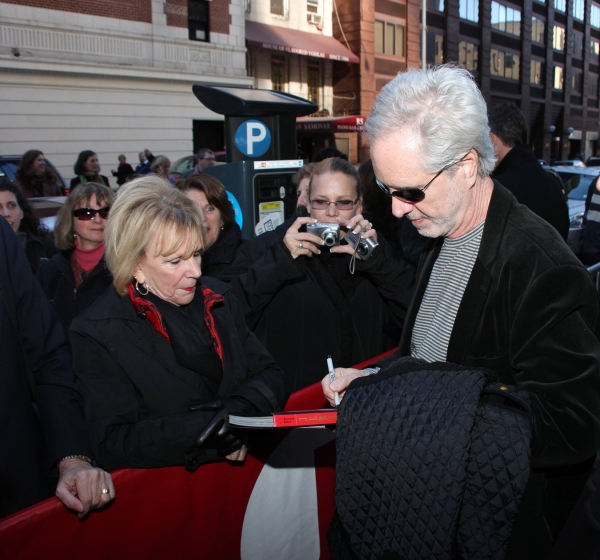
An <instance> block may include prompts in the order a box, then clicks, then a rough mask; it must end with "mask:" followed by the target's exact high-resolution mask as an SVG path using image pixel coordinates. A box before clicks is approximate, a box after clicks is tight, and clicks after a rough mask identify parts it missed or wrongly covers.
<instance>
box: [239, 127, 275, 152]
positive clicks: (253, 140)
mask: <svg viewBox="0 0 600 560" xmlns="http://www.w3.org/2000/svg"><path fill="white" fill-rule="evenodd" d="M235 145H236V147H237V149H238V150H239V151H240V152H242V154H244V155H245V156H248V157H252V158H255V157H260V156H262V155H263V154H264V153H266V152H267V150H268V149H269V147H270V146H271V132H270V130H269V129H268V127H267V125H266V124H265V123H263V122H260V121H256V120H251V121H245V122H243V123H242V124H241V125H240V126H238V127H237V130H236V131H235Z"/></svg>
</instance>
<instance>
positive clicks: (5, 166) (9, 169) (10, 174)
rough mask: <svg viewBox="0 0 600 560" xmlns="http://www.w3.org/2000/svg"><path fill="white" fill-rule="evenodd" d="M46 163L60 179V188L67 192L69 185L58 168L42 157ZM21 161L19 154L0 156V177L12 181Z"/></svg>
mask: <svg viewBox="0 0 600 560" xmlns="http://www.w3.org/2000/svg"><path fill="white" fill-rule="evenodd" d="M44 161H45V162H46V165H48V166H49V167H51V168H52V170H53V171H54V173H56V176H57V177H58V180H59V181H60V190H61V191H62V192H64V193H65V194H68V192H69V185H67V183H66V181H65V180H64V179H63V177H62V175H61V174H60V173H59V172H58V169H56V167H54V165H52V163H51V162H50V161H48V159H47V158H44ZM20 163H21V156H0V178H2V177H7V178H8V179H10V180H11V181H14V180H15V178H16V175H17V169H19V164H20Z"/></svg>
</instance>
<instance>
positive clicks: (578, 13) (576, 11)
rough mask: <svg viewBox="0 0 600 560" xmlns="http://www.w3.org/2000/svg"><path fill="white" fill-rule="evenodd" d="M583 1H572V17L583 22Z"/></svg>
mask: <svg viewBox="0 0 600 560" xmlns="http://www.w3.org/2000/svg"><path fill="white" fill-rule="evenodd" d="M584 6H585V4H584V0H573V17H574V18H575V19H578V20H579V21H583V16H584V13H585V7H584Z"/></svg>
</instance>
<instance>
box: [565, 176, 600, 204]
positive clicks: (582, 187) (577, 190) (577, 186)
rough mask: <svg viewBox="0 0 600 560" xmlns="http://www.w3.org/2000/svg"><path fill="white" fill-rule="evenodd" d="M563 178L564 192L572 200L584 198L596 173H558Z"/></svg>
mask: <svg viewBox="0 0 600 560" xmlns="http://www.w3.org/2000/svg"><path fill="white" fill-rule="evenodd" d="M559 175H560V178H561V179H562V180H563V183H564V186H565V192H567V193H568V197H569V198H570V199H572V200H585V199H586V197H587V193H588V190H589V188H590V185H591V184H592V181H593V180H594V179H595V178H596V177H597V175H579V174H575V173H559Z"/></svg>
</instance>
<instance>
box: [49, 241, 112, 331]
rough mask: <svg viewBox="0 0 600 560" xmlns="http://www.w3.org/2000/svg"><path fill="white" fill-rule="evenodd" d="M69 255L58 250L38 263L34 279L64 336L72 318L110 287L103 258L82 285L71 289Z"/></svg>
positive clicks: (73, 285) (72, 280) (110, 283)
mask: <svg viewBox="0 0 600 560" xmlns="http://www.w3.org/2000/svg"><path fill="white" fill-rule="evenodd" d="M71 255H72V251H61V252H60V253H58V254H57V255H54V256H53V257H52V258H51V259H50V260H48V261H44V262H42V264H41V266H40V269H39V271H38V280H39V282H40V284H41V285H42V289H43V290H44V293H45V294H46V296H47V297H48V299H49V300H50V302H51V303H52V307H53V308H54V311H56V313H57V314H58V317H59V318H60V322H61V323H62V325H63V327H64V329H65V333H68V332H69V327H70V326H71V322H72V321H73V319H74V318H75V317H76V316H77V315H79V314H80V313H81V312H82V311H84V310H85V309H87V308H88V307H89V306H90V305H91V304H92V303H94V302H95V301H96V300H97V299H98V298H99V297H100V296H101V295H102V294H103V293H104V292H105V291H106V289H107V288H108V287H109V286H110V285H112V275H111V273H110V272H109V270H108V268H106V264H105V262H104V257H103V258H101V259H100V262H99V263H98V264H97V265H96V266H95V267H94V268H93V269H92V270H91V271H90V272H89V274H88V275H87V276H86V277H85V279H84V280H83V282H82V283H81V284H79V286H77V287H75V277H74V276H73V268H72V267H71Z"/></svg>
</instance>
